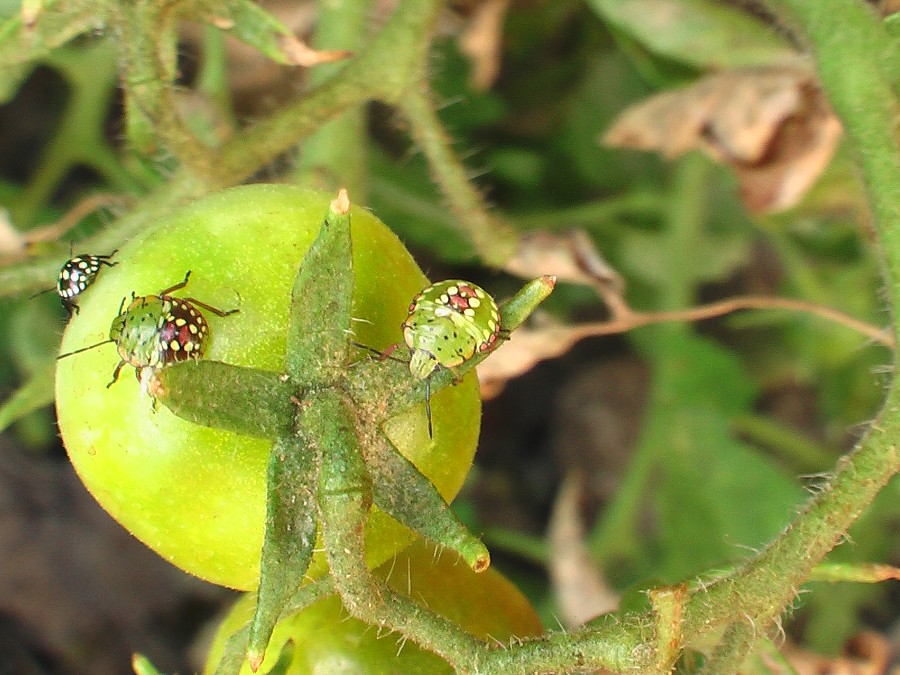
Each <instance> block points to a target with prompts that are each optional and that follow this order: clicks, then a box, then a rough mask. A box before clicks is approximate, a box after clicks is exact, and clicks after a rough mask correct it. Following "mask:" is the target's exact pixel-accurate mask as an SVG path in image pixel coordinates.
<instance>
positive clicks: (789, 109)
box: [603, 67, 841, 213]
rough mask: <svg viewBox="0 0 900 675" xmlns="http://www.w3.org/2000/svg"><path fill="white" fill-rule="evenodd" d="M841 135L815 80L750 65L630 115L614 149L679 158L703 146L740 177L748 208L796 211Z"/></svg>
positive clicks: (614, 134) (609, 139)
mask: <svg viewBox="0 0 900 675" xmlns="http://www.w3.org/2000/svg"><path fill="white" fill-rule="evenodd" d="M840 135H841V126H840V122H839V121H838V119H837V117H836V116H835V114H834V113H833V112H832V110H831V108H830V106H829V105H828V102H827V100H826V99H825V96H824V94H823V93H822V90H821V87H820V86H819V84H818V81H817V80H816V78H815V75H814V74H813V73H811V72H809V71H807V70H805V69H802V68H791V67H771V68H748V69H742V70H734V71H729V72H727V73H722V74H717V75H710V76H708V77H705V78H702V79H701V80H700V81H698V82H697V83H696V84H694V85H692V86H690V87H687V88H685V89H682V90H679V91H672V92H664V93H662V94H659V95H657V96H654V97H652V98H651V99H649V100H647V101H644V102H643V103H639V104H638V105H636V106H633V107H632V108H629V109H628V110H626V111H625V112H624V113H623V114H622V115H620V116H619V118H618V120H617V121H616V122H615V123H614V124H613V126H612V127H611V128H610V129H609V131H607V133H606V134H605V135H604V137H603V142H604V143H606V144H608V145H613V146H619V147H628V148H635V149H639V150H656V151H659V152H660V153H662V154H663V155H664V156H666V157H669V158H672V157H677V156H679V155H681V154H683V153H685V152H688V151H690V150H693V149H697V148H699V149H702V150H703V151H704V152H706V153H707V154H708V155H709V156H711V157H713V158H714V159H715V160H716V161H719V162H721V163H723V164H725V165H727V166H730V167H731V168H732V169H733V170H734V171H735V172H736V174H737V177H738V181H739V183H740V186H741V197H742V199H743V200H744V202H745V204H746V205H747V208H748V209H750V210H751V211H754V212H757V213H772V212H776V211H781V210H784V209H787V208H790V207H791V206H794V205H795V204H796V203H797V202H798V201H799V200H800V199H801V198H802V196H803V195H804V194H805V193H806V191H807V190H808V189H809V188H810V187H811V186H812V184H813V183H814V182H815V180H816V179H817V178H818V177H819V176H820V175H821V173H822V171H824V169H825V167H826V166H827V165H828V162H829V161H830V159H831V157H832V155H833V154H834V151H835V149H836V147H837V143H838V141H839V139H840Z"/></svg>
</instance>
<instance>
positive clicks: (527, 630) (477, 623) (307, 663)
mask: <svg viewBox="0 0 900 675" xmlns="http://www.w3.org/2000/svg"><path fill="white" fill-rule="evenodd" d="M375 574H376V576H378V577H380V578H381V579H385V580H387V583H388V585H389V586H391V587H392V588H393V589H394V590H395V591H397V592H399V593H403V594H404V595H408V596H409V597H411V598H413V599H414V600H415V601H416V602H418V603H420V604H424V605H427V606H428V607H429V608H430V609H431V610H432V611H434V612H436V613H438V614H440V615H441V616H443V617H445V618H447V619H449V620H450V621H452V622H453V623H455V624H457V625H458V626H460V627H461V628H463V629H465V630H466V631H468V632H469V633H471V634H472V635H475V636H476V637H479V638H482V639H484V640H490V641H492V642H493V641H502V642H506V641H508V640H509V638H512V637H518V638H525V637H534V636H537V635H540V634H541V632H542V629H541V623H540V620H539V619H538V617H537V614H536V613H535V611H534V609H533V608H532V607H531V605H530V604H529V602H528V600H527V599H526V598H525V596H523V595H522V593H521V592H519V590H518V589H517V588H516V587H515V586H513V585H512V584H511V583H510V582H509V581H508V580H507V579H506V578H505V577H504V576H503V575H502V574H500V573H499V572H497V571H496V570H494V569H489V570H487V571H486V572H483V573H481V574H476V573H475V572H473V571H472V570H470V569H469V568H468V567H467V566H466V565H464V564H463V563H461V562H460V561H459V560H458V558H456V556H455V555H453V554H452V553H444V554H441V555H436V554H435V551H434V548H433V547H432V546H431V545H430V544H426V543H424V542H423V541H422V540H418V541H417V542H416V543H415V544H413V545H412V546H410V547H409V548H408V549H407V550H405V551H403V552H402V553H400V554H398V555H397V558H396V560H392V561H389V562H387V563H385V564H384V565H382V566H381V567H380V568H378V569H377V570H375ZM255 601H256V597H255V596H254V595H253V594H252V593H250V594H247V595H245V596H244V597H242V598H241V599H240V600H239V601H238V602H237V604H235V606H234V607H233V608H232V609H231V611H230V612H229V613H228V615H227V616H226V618H225V620H224V621H223V622H222V624H221V625H220V627H219V630H218V631H217V632H216V636H215V638H214V639H213V644H212V647H211V648H210V651H209V655H208V656H207V662H206V667H205V668H204V671H203V672H204V673H205V674H206V675H212V673H213V672H214V671H215V668H216V665H217V664H218V662H219V659H220V658H221V656H222V653H223V652H224V649H225V641H226V640H227V639H228V637H229V636H230V635H231V634H232V633H234V632H235V631H236V630H238V629H239V628H241V626H243V625H244V624H245V623H246V622H247V621H249V620H250V619H251V618H252V616H253V608H254V606H255ZM288 640H291V641H293V654H292V656H291V661H290V664H289V665H288V667H287V668H286V669H285V670H284V671H279V672H284V673H287V674H289V675H307V674H308V673H346V674H350V673H352V674H353V675H388V674H394V673H403V675H443V674H444V673H446V674H447V675H450V674H451V673H453V669H452V668H451V667H450V665H449V664H448V663H447V662H446V661H444V660H443V659H441V658H440V657H439V656H437V655H436V654H433V653H431V652H428V651H426V650H423V649H421V648H419V647H418V646H416V645H415V644H413V643H412V642H407V643H406V644H404V645H403V646H402V648H401V647H400V641H399V639H398V636H397V634H396V633H389V632H387V631H379V630H378V629H376V628H373V627H372V626H368V625H367V624H365V623H363V622H362V621H359V620H357V619H354V618H351V617H350V616H349V615H348V614H347V612H346V611H345V610H344V609H343V607H341V603H340V600H339V599H338V598H337V597H335V596H332V597H329V598H326V599H324V600H320V601H319V602H317V603H315V604H313V605H310V606H309V607H307V608H306V609H305V610H303V611H302V612H298V613H297V614H295V615H293V616H291V617H288V618H287V619H284V620H283V621H281V622H279V623H278V625H276V626H275V632H274V633H273V634H272V639H271V641H270V642H269V648H268V650H267V651H266V658H265V660H264V661H263V663H262V666H261V667H260V669H259V670H258V671H257V672H258V673H263V674H264V673H268V672H269V671H270V670H271V669H272V667H273V666H274V665H275V664H276V663H277V662H278V661H279V656H280V652H281V651H282V649H284V646H285V645H286V644H287V642H288ZM281 665H282V666H284V665H285V664H284V662H282V663H281ZM241 675H251V670H250V666H249V664H247V663H246V662H245V663H244V666H243V668H242V669H241Z"/></svg>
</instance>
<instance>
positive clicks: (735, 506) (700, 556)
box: [637, 330, 803, 581]
mask: <svg viewBox="0 0 900 675" xmlns="http://www.w3.org/2000/svg"><path fill="white" fill-rule="evenodd" d="M651 341H652V345H653V346H652V347H651V350H652V352H651V353H652V356H651V358H652V359H653V360H654V361H656V364H655V370H656V373H657V375H656V377H657V382H656V387H655V391H654V393H653V396H652V397H651V403H650V408H649V410H648V413H647V422H646V428H645V431H644V435H643V437H642V439H641V442H640V447H639V448H638V450H637V452H639V453H641V452H652V453H653V454H654V459H655V461H656V464H657V466H658V474H659V479H658V482H657V483H656V486H657V487H655V488H654V494H655V505H656V519H657V523H658V528H659V529H658V531H659V540H660V550H659V551H656V552H655V553H654V558H655V559H656V562H655V563H654V566H653V567H654V574H660V575H662V576H664V578H666V579H668V580H670V581H678V580H681V579H683V578H685V577H687V576H689V575H691V574H695V573H697V572H699V571H701V570H702V569H705V568H708V567H710V566H713V565H722V564H725V563H727V562H730V561H732V560H734V559H736V558H740V557H745V556H746V553H747V549H746V548H743V547H759V546H762V544H763V543H765V542H766V541H768V540H769V539H771V538H772V537H774V536H775V535H776V534H777V533H778V531H779V530H780V529H781V528H782V527H783V526H784V524H785V523H786V522H787V521H788V519H789V517H790V516H791V515H792V514H793V512H794V509H795V508H796V505H797V504H798V503H799V502H800V501H801V500H802V497H803V492H802V490H801V489H800V487H799V486H798V485H797V484H796V483H794V481H792V480H791V479H790V478H788V477H787V476H786V475H784V474H783V473H782V472H781V471H780V470H779V469H778V468H777V467H776V466H775V465H774V464H772V463H771V462H769V461H768V460H767V459H765V458H764V457H762V456H761V455H760V454H758V453H757V452H756V451H754V450H753V449H752V448H750V447H748V446H747V445H745V444H744V443H742V442H740V441H738V440H737V439H735V438H734V436H733V435H732V431H731V420H732V419H733V417H734V416H735V415H738V414H743V413H746V412H747V411H748V410H749V409H750V406H751V404H752V401H753V396H754V387H753V383H752V381H751V380H750V377H749V375H748V373H747V372H746V371H745V370H744V368H743V365H742V364H741V362H740V360H739V359H738V358H737V357H736V356H735V355H734V354H732V353H731V352H729V351H727V350H725V349H724V348H722V347H720V346H718V345H717V344H715V343H713V342H711V341H709V340H706V339H704V338H701V337H699V336H696V335H694V334H692V333H689V332H686V331H670V330H660V331H656V332H655V334H654V336H653V338H652V340H651Z"/></svg>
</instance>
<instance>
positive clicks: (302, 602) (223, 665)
mask: <svg viewBox="0 0 900 675" xmlns="http://www.w3.org/2000/svg"><path fill="white" fill-rule="evenodd" d="M329 595H334V580H333V579H332V578H331V577H323V578H321V579H317V580H316V581H313V582H311V583H308V584H305V585H304V586H301V587H300V588H298V589H296V590H295V591H294V592H293V594H292V595H291V597H290V598H289V599H288V601H287V602H286V603H285V606H284V610H283V611H282V613H281V616H279V617H278V618H279V620H281V619H283V618H285V617H288V616H291V615H293V614H296V613H297V612H301V611H303V610H304V609H306V608H307V607H309V606H310V605H312V604H313V603H315V602H318V601H319V600H322V599H323V598H326V597H328V596H329ZM249 641H250V624H249V623H248V624H246V625H244V626H243V627H242V628H239V629H238V630H236V631H235V632H234V633H232V634H231V636H230V637H229V638H228V640H226V642H225V649H224V651H223V652H222V656H221V658H219V662H218V663H217V664H216V670H215V675H239V673H240V672H241V667H242V666H243V665H244V661H245V660H246V658H247V645H248V643H249ZM280 660H281V659H280V658H279V661H280ZM270 672H271V671H270Z"/></svg>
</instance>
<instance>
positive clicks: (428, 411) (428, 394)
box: [425, 377, 434, 438]
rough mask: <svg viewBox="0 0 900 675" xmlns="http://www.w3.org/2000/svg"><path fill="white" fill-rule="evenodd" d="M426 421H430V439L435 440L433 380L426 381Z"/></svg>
mask: <svg viewBox="0 0 900 675" xmlns="http://www.w3.org/2000/svg"><path fill="white" fill-rule="evenodd" d="M425 419H426V420H428V438H434V430H433V429H432V428H431V378H430V377H429V378H427V379H426V380H425Z"/></svg>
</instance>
